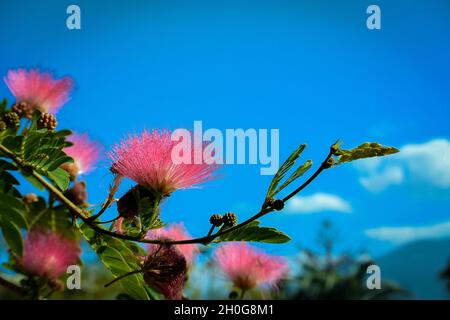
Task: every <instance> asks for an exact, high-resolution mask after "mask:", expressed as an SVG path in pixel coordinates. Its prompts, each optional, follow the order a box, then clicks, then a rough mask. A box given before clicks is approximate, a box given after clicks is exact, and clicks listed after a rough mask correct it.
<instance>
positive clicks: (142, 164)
mask: <svg viewBox="0 0 450 320" xmlns="http://www.w3.org/2000/svg"><path fill="white" fill-rule="evenodd" d="M178 143H179V142H177V141H172V139H171V132H170V131H161V132H158V131H157V130H153V131H151V132H148V131H144V132H143V133H142V135H140V136H136V135H134V136H130V137H129V138H128V139H127V140H125V141H123V142H122V143H121V144H119V145H117V146H115V147H114V149H113V152H111V153H110V154H109V156H110V158H111V159H112V161H113V165H112V167H111V170H112V171H113V172H114V173H118V174H120V175H122V176H126V177H128V178H130V179H132V180H134V181H135V182H137V183H138V184H139V185H141V186H144V187H145V188H147V189H149V190H150V191H152V192H155V193H156V194H158V195H160V196H163V197H164V196H167V195H169V194H170V193H172V192H173V191H175V190H177V189H186V188H190V187H193V186H196V185H198V184H201V183H203V182H206V181H208V180H211V179H212V178H213V176H212V174H213V173H214V171H216V170H217V169H218V167H219V166H218V165H217V164H209V163H208V161H207V160H206V159H205V160H204V161H203V162H202V163H199V164H196V163H194V161H193V157H194V147H193V146H192V145H191V148H192V149H191V158H192V161H190V163H174V161H172V151H173V150H174V148H175V147H176V146H177V144H178Z"/></svg>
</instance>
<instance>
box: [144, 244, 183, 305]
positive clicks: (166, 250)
mask: <svg viewBox="0 0 450 320" xmlns="http://www.w3.org/2000/svg"><path fill="white" fill-rule="evenodd" d="M186 267H187V265H186V258H185V257H184V256H183V254H182V253H181V252H180V250H177V248H175V247H174V246H170V245H154V246H151V247H149V253H148V256H147V258H146V260H145V261H144V267H143V268H144V270H145V272H144V280H145V282H146V283H147V284H149V285H151V286H153V287H155V288H157V289H158V290H159V291H160V292H161V293H162V294H163V295H164V297H165V298H166V299H167V300H181V299H183V288H184V283H185V279H186Z"/></svg>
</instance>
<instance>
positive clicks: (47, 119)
mask: <svg viewBox="0 0 450 320" xmlns="http://www.w3.org/2000/svg"><path fill="white" fill-rule="evenodd" d="M57 124H58V122H57V121H56V118H55V116H54V115H53V114H51V113H47V112H44V113H43V114H42V115H41V117H40V118H39V120H38V122H37V127H38V129H47V130H49V131H54V130H55V129H56V125H57Z"/></svg>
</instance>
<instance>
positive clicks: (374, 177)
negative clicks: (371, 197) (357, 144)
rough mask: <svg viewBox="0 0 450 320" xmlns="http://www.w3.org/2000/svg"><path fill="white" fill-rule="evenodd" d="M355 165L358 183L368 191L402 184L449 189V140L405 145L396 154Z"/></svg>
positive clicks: (381, 189) (366, 160) (359, 162)
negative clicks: (358, 175)
mask: <svg viewBox="0 0 450 320" xmlns="http://www.w3.org/2000/svg"><path fill="white" fill-rule="evenodd" d="M355 166H356V168H357V169H358V170H359V171H360V173H361V177H360V179H359V182H360V183H361V185H363V186H364V187H365V188H366V189H367V190H369V191H371V192H381V191H383V190H385V189H386V188H388V187H389V186H391V185H400V184H403V183H410V184H417V185H418V184H420V185H427V186H432V187H436V188H450V141H448V140H446V139H435V140H431V141H429V142H426V143H423V144H408V145H405V146H403V147H402V148H400V152H399V153H397V154H394V155H390V156H387V157H383V158H371V159H364V160H360V161H358V162H355Z"/></svg>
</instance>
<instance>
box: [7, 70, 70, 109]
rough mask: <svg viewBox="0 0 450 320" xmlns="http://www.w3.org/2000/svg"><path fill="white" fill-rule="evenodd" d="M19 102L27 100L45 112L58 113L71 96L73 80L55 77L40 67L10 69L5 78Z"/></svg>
mask: <svg viewBox="0 0 450 320" xmlns="http://www.w3.org/2000/svg"><path fill="white" fill-rule="evenodd" d="M3 79H4V81H5V83H6V85H7V86H8V88H9V90H10V91H11V93H12V94H13V95H14V97H15V98H16V100H17V102H27V103H29V104H30V105H32V106H33V108H37V109H39V110H41V111H43V112H50V113H53V114H54V113H56V112H57V111H58V110H59V109H60V108H61V107H62V106H63V105H64V104H65V103H66V102H67V101H68V100H69V98H70V96H69V95H70V92H71V90H72V88H73V80H72V79H71V78H69V77H64V78H62V79H54V78H53V76H52V75H51V74H50V73H48V72H40V71H39V70H38V69H30V70H26V69H17V70H10V71H8V73H7V75H6V76H5V77H4V78H3Z"/></svg>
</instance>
